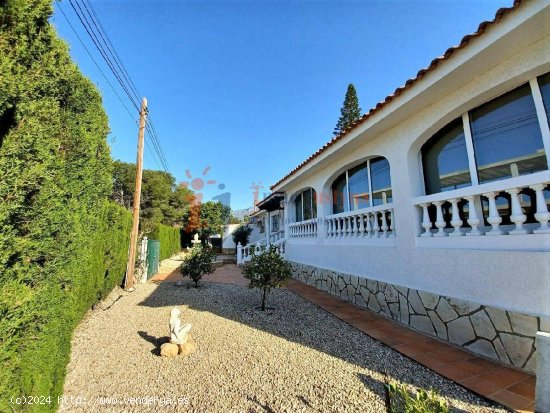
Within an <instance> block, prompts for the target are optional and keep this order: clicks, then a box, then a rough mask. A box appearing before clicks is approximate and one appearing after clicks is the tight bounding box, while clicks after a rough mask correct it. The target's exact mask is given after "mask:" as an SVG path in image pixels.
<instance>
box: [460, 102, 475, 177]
mask: <svg viewBox="0 0 550 413" xmlns="http://www.w3.org/2000/svg"><path fill="white" fill-rule="evenodd" d="M462 125H463V127H464V141H465V142H466V152H467V154H468V167H469V169H470V179H471V180H472V185H473V186H475V185H479V179H478V178H477V167H476V157H475V155H474V138H473V135H472V129H471V128H470V116H469V115H468V112H466V113H464V114H463V115H462Z"/></svg>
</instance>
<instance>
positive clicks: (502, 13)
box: [270, 0, 522, 189]
mask: <svg viewBox="0 0 550 413" xmlns="http://www.w3.org/2000/svg"><path fill="white" fill-rule="evenodd" d="M521 2H522V0H514V4H513V5H512V7H507V8H501V9H498V10H497V12H496V14H495V18H494V19H493V20H491V21H484V22H482V23H481V24H480V25H479V26H478V28H477V30H476V31H475V32H474V33H472V34H467V35H466V36H464V37H463V38H462V40H461V41H460V43H459V44H458V46H453V47H450V48H448V49H447V50H446V51H445V53H443V55H442V56H440V57H438V58H436V59H434V60H432V62H431V63H430V65H429V66H428V67H426V68H423V69H420V70H419V71H418V73H417V74H416V76H415V77H414V78H412V79H408V80H407V81H406V82H405V84H404V85H403V86H400V87H398V88H397V89H395V91H394V92H393V93H392V94H391V95H388V96H386V98H385V99H384V101H382V102H379V103H377V104H376V106H375V107H374V108H372V109H370V110H369V111H368V113H366V114H364V115H363V116H361V117H360V118H359V120H358V121H357V122H355V123H354V124H353V125H352V126H351V127H349V128H347V129H346V130H345V131H344V132H342V133H341V134H339V135H337V136H335V137H333V138H332V139H331V140H330V141H329V142H327V143H326V144H324V145H323V147H321V148H320V149H318V150H317V151H316V152H315V153H314V154H312V155H310V156H309V157H308V158H307V159H306V160H305V161H303V162H302V163H301V164H300V165H298V166H297V167H296V168H294V169H293V170H292V171H290V172H289V173H288V174H286V175H285V176H284V177H283V178H281V179H280V180H279V181H277V182H276V183H275V184H273V185H272V186H271V187H270V189H273V188H275V187H276V186H277V185H279V184H280V183H282V182H284V181H285V180H286V179H288V178H289V177H290V176H292V175H294V174H295V173H296V172H298V171H299V170H300V169H302V168H303V167H304V166H306V165H307V164H308V163H309V162H311V161H312V160H313V159H315V158H316V157H317V156H319V155H320V154H321V153H323V152H324V151H325V150H327V149H328V148H329V147H331V146H332V145H334V144H335V143H336V142H338V141H340V140H341V139H343V138H344V137H345V136H346V135H347V134H348V133H349V132H350V131H352V130H354V129H355V128H356V127H357V126H359V125H361V124H362V123H363V122H365V121H366V120H367V119H369V118H370V117H371V116H372V115H374V114H375V113H376V112H378V111H379V110H380V109H382V108H383V107H384V106H386V105H387V104H388V103H390V102H391V101H392V100H393V99H394V98H395V97H398V96H400V95H401V94H402V93H403V92H404V91H405V90H407V89H409V88H410V87H411V86H412V85H413V84H414V83H416V82H417V81H419V80H420V79H422V78H423V77H424V76H425V75H426V74H427V73H428V72H431V71H433V70H435V69H436V68H437V67H438V66H439V65H440V64H441V63H442V62H444V61H445V60H448V59H449V58H450V57H451V56H452V55H453V54H454V53H455V52H456V51H457V50H460V49H463V48H464V47H466V46H467V45H468V43H469V42H470V40H472V39H474V38H476V37H479V36H481V35H482V34H483V33H484V32H485V31H486V30H487V28H489V27H491V26H493V25H494V24H496V23H498V22H499V21H500V20H502V18H503V17H504V16H505V15H507V14H509V13H510V12H512V11H513V10H516V9H517V8H519V6H520V5H521Z"/></svg>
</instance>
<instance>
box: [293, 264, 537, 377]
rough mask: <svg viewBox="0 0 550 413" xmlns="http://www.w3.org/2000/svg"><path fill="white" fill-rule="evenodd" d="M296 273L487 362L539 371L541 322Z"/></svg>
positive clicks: (358, 281)
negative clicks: (537, 344)
mask: <svg viewBox="0 0 550 413" xmlns="http://www.w3.org/2000/svg"><path fill="white" fill-rule="evenodd" d="M292 267H293V275H294V277H295V278H297V279H298V280H300V281H303V282H304V283H306V284H309V285H313V286H315V287H316V288H318V289H320V290H322V291H326V292H328V293H330V294H332V295H334V296H336V297H338V298H340V299H343V300H346V301H349V302H352V303H354V304H356V305H358V306H360V307H364V308H368V309H369V310H370V311H373V312H375V313H377V314H381V315H384V316H386V317H389V318H391V319H393V320H396V321H398V322H400V323H402V324H405V325H407V326H410V327H412V328H414V329H416V330H418V331H421V332H423V333H426V334H429V335H431V336H433V337H437V338H439V339H441V340H445V341H449V342H451V343H453V344H455V345H458V346H461V347H464V348H465V349H467V350H469V351H472V352H474V353H476V354H480V355H482V356H484V357H488V358H490V359H493V360H498V361H500V362H502V363H505V364H508V365H512V366H514V367H517V368H520V369H523V370H525V371H527V372H531V373H532V372H534V371H535V369H536V355H537V353H536V348H535V334H536V332H537V330H538V328H539V325H540V323H541V320H540V317H535V316H530V315H526V314H519V313H514V312H511V311H505V310H501V309H498V308H493V307H488V306H484V305H480V304H476V303H473V302H469V301H464V300H459V299H456V298H452V297H443V296H439V295H436V294H432V293H429V292H426V291H418V290H414V289H410V288H407V287H401V286H398V285H392V284H388V283H385V282H382V281H376V280H371V279H367V278H363V277H357V276H354V275H351V274H344V273H340V272H335V271H330V270H326V269H323V268H318V267H314V266H310V265H306V264H299V263H292ZM542 321H544V320H542Z"/></svg>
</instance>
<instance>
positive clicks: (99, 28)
mask: <svg viewBox="0 0 550 413" xmlns="http://www.w3.org/2000/svg"><path fill="white" fill-rule="evenodd" d="M69 3H70V5H71V7H72V9H73V11H74V13H75V15H76V16H77V18H78V19H79V21H80V23H81V24H82V26H83V27H84V29H85V30H86V33H87V34H88V36H89V37H90V39H91V40H92V42H93V43H94V46H95V47H96V49H97V50H98V51H99V53H100V55H101V57H102V58H103V60H104V61H105V63H106V64H107V66H108V67H109V69H110V71H111V73H112V74H113V76H114V77H115V79H116V80H117V82H118V83H119V85H120V87H121V88H122V90H123V91H124V93H125V94H126V96H127V98H128V100H129V101H130V102H131V104H132V106H134V108H135V109H136V110H138V111H139V101H140V98H139V96H140V94H139V92H138V90H137V87H136V85H135V83H134V82H133V81H132V79H131V77H130V75H129V73H128V71H127V70H126V67H125V66H124V64H123V63H122V60H121V59H120V56H119V54H118V53H117V51H116V48H115V47H114V45H113V43H112V42H111V40H110V38H109V36H108V35H107V32H106V31H105V29H104V27H103V25H102V24H101V21H100V20H99V18H98V16H97V13H96V12H95V10H94V8H93V6H92V5H91V3H90V2H89V1H88V0H81V1H80V2H79V0H69ZM58 4H59V0H58ZM81 4H82V5H81ZM75 5H76V6H75ZM60 10H61V12H62V13H63V15H64V16H65V18H66V19H67V21H68V22H69V25H71V28H72V30H73V32H75V34H76V35H77V37H78V38H79V40H80V42H81V43H82V45H83V46H84V47H85V49H86V51H87V53H88V55H90V57H91V58H92V59H93V57H92V55H91V53H90V52H89V50H88V49H87V48H86V46H85V45H84V42H83V41H82V39H81V38H80V37H79V36H78V34H77V32H76V30H75V29H74V27H73V26H72V24H71V23H70V21H69V19H68V18H67V15H66V14H65V13H64V12H63V10H62V9H61V7H60ZM93 60H94V63H95V64H96V66H97V67H98V69H100V68H99V65H98V64H97V62H96V61H95V59H93ZM100 71H101V69H100ZM101 73H102V75H103V77H105V79H106V80H107V77H106V76H105V74H104V73H103V71H101ZM108 83H109V86H110V87H111V89H113V91H114V87H113V86H112V84H111V83H110V82H108ZM115 93H116V92H115ZM116 95H117V97H118V98H119V100H120V101H121V103H122V104H123V105H124V103H123V102H122V99H121V98H120V95H119V94H118V93H116ZM124 107H125V108H126V110H127V111H128V112H129V113H130V111H129V110H128V108H127V107H126V105H124ZM132 118H133V117H132ZM146 129H147V131H148V134H147V136H148V138H149V140H150V142H151V145H149V144H148V143H147V147H148V150H149V151H150V152H151V153H152V154H156V158H158V160H159V161H160V164H161V165H162V169H164V170H165V172H169V167H168V161H167V159H166V156H165V154H164V151H163V149H162V146H161V144H160V139H159V137H158V134H157V132H156V128H155V127H154V124H153V122H152V119H150V118H149V121H148V122H147V124H146ZM151 146H152V148H153V149H152V150H151ZM153 157H155V156H154V155H153ZM155 162H156V163H157V165H159V162H157V159H155ZM159 166H160V165H159Z"/></svg>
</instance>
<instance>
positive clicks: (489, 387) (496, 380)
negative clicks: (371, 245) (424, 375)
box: [286, 279, 536, 412]
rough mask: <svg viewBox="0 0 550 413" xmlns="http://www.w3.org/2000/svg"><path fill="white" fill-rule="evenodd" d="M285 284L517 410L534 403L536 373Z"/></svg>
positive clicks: (438, 370) (309, 288)
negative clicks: (477, 354) (480, 355)
mask: <svg viewBox="0 0 550 413" xmlns="http://www.w3.org/2000/svg"><path fill="white" fill-rule="evenodd" d="M286 288H287V289H289V290H291V291H293V292H295V293H296V294H298V295H299V296H301V297H303V298H305V299H306V300H308V301H310V302H312V303H313V304H316V305H318V306H319V307H321V308H323V309H324V310H326V311H328V312H329V313H331V314H333V315H334V316H336V317H338V318H340V319H341V320H342V321H345V322H347V323H348V324H350V325H351V326H353V327H355V328H357V329H358V330H360V331H362V332H363V333H365V334H367V335H369V336H370V337H372V338H374V339H376V340H378V341H380V342H382V343H384V344H386V345H388V346H390V347H391V348H393V349H394V350H396V351H398V352H400V353H401V354H403V355H405V356H407V357H409V358H411V359H413V360H414V361H416V362H417V363H419V364H422V365H423V366H425V367H427V368H429V369H430V370H433V371H435V372H436V373H439V374H441V375H443V376H445V377H447V378H448V379H450V380H452V381H454V382H455V383H458V384H460V385H461V386H463V387H465V388H467V389H468V390H471V391H472V392H474V393H477V394H479V395H481V396H483V397H485V398H487V399H490V400H492V401H495V402H497V403H500V404H501V405H503V406H506V407H508V408H510V409H514V410H516V411H518V412H533V411H534V408H535V403H534V401H535V381H536V378H535V376H533V375H531V374H527V373H524V372H522V371H518V370H515V369H513V368H510V367H505V366H503V365H502V364H499V363H496V362H493V361H490V360H487V359H484V358H481V357H478V356H475V355H474V354H471V353H468V352H466V351H464V350H461V349H459V348H457V347H455V346H453V345H451V344H447V343H445V342H442V341H439V340H436V339H434V338H432V337H429V336H427V335H425V334H423V333H420V332H417V331H415V330H412V329H410V328H407V327H404V326H402V325H400V324H398V323H397V322H395V321H392V320H390V319H387V318H384V317H381V316H380V315H378V314H375V313H373V312H371V311H369V310H366V309H363V308H361V307H358V306H356V305H354V304H351V303H349V302H346V301H341V300H339V299H337V298H336V297H334V296H332V295H330V294H328V293H326V292H324V291H321V290H318V289H317V288H315V287H313V286H310V285H307V284H304V283H302V282H301V281H298V280H295V279H292V280H290V281H289V282H288V284H287V285H286Z"/></svg>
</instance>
